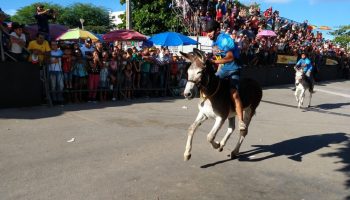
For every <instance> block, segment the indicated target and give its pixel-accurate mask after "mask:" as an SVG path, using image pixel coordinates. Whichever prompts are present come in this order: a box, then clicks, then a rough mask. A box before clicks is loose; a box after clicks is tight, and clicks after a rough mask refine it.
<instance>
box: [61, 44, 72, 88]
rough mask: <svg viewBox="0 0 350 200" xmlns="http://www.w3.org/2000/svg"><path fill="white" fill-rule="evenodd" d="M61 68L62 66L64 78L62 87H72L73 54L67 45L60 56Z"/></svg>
mask: <svg viewBox="0 0 350 200" xmlns="http://www.w3.org/2000/svg"><path fill="white" fill-rule="evenodd" d="M62 68H63V77H64V78H63V79H64V87H65V88H66V89H72V88H73V74H72V69H73V56H72V49H71V48H70V47H69V46H66V47H65V48H64V51H63V56H62Z"/></svg>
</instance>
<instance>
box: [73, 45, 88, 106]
mask: <svg viewBox="0 0 350 200" xmlns="http://www.w3.org/2000/svg"><path fill="white" fill-rule="evenodd" d="M74 56H75V62H74V66H73V70H72V71H73V73H72V74H73V83H74V85H73V87H74V90H75V91H76V92H75V93H74V101H75V102H76V103H79V102H82V101H83V95H82V90H83V89H85V88H86V77H87V75H88V73H87V62H86V60H85V59H83V55H82V53H81V51H80V50H79V49H76V50H75V51H74Z"/></svg>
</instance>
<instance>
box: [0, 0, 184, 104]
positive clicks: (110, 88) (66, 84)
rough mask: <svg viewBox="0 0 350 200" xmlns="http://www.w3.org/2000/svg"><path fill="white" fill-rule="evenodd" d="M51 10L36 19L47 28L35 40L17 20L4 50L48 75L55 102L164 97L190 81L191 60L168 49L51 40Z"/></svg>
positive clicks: (86, 40)
mask: <svg viewBox="0 0 350 200" xmlns="http://www.w3.org/2000/svg"><path fill="white" fill-rule="evenodd" d="M50 12H51V13H54V12H53V11H49V10H45V9H44V8H43V7H42V6H38V8H37V13H36V14H35V15H34V16H35V18H36V19H37V20H38V26H39V27H42V28H39V30H41V31H39V32H38V34H37V35H36V38H35V39H34V40H31V41H30V39H29V38H28V35H27V34H25V33H24V27H23V26H22V25H20V24H18V23H16V22H13V23H12V27H11V28H8V27H4V30H6V33H7V34H4V36H5V38H4V41H5V42H4V44H8V45H5V46H4V48H5V50H6V52H7V53H8V60H14V61H27V62H30V63H32V64H33V65H37V66H38V67H39V68H40V69H41V72H42V73H45V74H46V77H47V82H48V85H49V91H50V97H51V99H52V101H53V102H54V103H64V102H84V101H91V102H96V101H97V100H98V101H106V100H113V101H115V100H118V99H126V100H129V99H132V98H134V97H136V96H144V97H149V96H164V95H166V92H168V91H166V90H165V89H166V88H167V89H169V88H174V91H176V88H180V87H183V86H184V84H185V83H186V80H187V79H186V72H185V71H184V68H185V65H186V62H185V60H184V59H183V58H182V57H181V56H177V55H173V54H172V53H171V52H170V51H169V49H168V48H167V47H160V48H156V47H150V48H149V47H142V48H141V47H136V46H126V45H125V43H122V42H118V41H116V42H115V43H102V42H99V41H92V39H90V38H87V39H85V40H82V42H83V43H80V42H79V41H69V42H67V41H55V40H51V39H50V38H49V29H48V26H47V23H48V20H49V19H51V18H53V16H51V15H52V14H50ZM43 21H44V22H43ZM4 25H5V24H4ZM43 69H45V70H43Z"/></svg>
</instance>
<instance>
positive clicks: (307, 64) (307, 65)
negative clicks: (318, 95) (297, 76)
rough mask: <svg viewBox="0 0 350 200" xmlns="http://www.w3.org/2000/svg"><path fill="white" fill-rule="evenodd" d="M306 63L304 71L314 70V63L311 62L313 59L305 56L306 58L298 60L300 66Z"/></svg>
mask: <svg viewBox="0 0 350 200" xmlns="http://www.w3.org/2000/svg"><path fill="white" fill-rule="evenodd" d="M303 64H305V67H304V69H303V70H304V73H306V72H308V71H312V64H311V61H310V60H309V59H308V58H305V59H300V60H299V61H298V62H297V65H298V66H301V65H303Z"/></svg>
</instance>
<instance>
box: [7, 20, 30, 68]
mask: <svg viewBox="0 0 350 200" xmlns="http://www.w3.org/2000/svg"><path fill="white" fill-rule="evenodd" d="M12 29H13V32H12V33H11V34H10V37H11V38H10V39H11V44H12V45H11V49H10V52H11V55H12V57H14V58H15V59H16V60H17V61H24V60H25V58H24V55H23V53H22V52H23V47H25V45H26V36H25V35H24V34H23V29H22V26H21V25H19V24H18V23H15V22H14V23H13V24H12Z"/></svg>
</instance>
